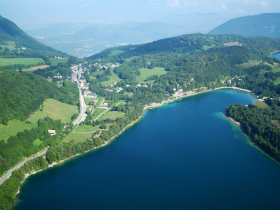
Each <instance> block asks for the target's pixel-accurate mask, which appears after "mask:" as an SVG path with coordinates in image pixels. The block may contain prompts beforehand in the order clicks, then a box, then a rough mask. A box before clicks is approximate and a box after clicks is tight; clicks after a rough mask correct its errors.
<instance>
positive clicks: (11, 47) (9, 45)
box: [0, 41, 16, 51]
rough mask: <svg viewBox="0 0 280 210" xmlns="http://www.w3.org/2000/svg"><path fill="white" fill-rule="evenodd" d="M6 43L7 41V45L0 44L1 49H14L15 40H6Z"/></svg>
mask: <svg viewBox="0 0 280 210" xmlns="http://www.w3.org/2000/svg"><path fill="white" fill-rule="evenodd" d="M6 43H7V45H0V46H1V47H3V50H2V51H4V49H5V47H7V48H9V49H10V50H14V49H16V45H15V42H11V41H8V42H6ZM0 51H1V50H0Z"/></svg>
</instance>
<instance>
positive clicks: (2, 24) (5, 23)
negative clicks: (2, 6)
mask: <svg viewBox="0 0 280 210" xmlns="http://www.w3.org/2000/svg"><path fill="white" fill-rule="evenodd" d="M8 41H10V42H15V45H16V47H25V48H28V49H32V50H36V51H38V50H41V51H49V52H57V51H55V50H54V49H52V48H51V47H47V46H45V45H44V44H42V43H40V42H38V41H36V40H35V39H33V38H32V37H30V36H29V35H27V34H26V33H25V32H24V31H23V30H21V29H20V28H19V27H18V26H17V25H16V24H15V23H13V22H12V21H10V20H8V19H6V18H4V17H2V16H0V44H5V42H8Z"/></svg>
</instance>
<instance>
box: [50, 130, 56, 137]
mask: <svg viewBox="0 0 280 210" xmlns="http://www.w3.org/2000/svg"><path fill="white" fill-rule="evenodd" d="M48 132H49V134H51V136H54V135H56V130H48Z"/></svg>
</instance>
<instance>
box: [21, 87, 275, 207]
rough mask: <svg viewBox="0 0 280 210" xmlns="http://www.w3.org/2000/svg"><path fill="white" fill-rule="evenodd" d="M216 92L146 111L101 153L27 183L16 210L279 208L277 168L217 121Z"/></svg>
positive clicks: (243, 97) (220, 101)
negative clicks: (142, 116) (141, 117)
mask: <svg viewBox="0 0 280 210" xmlns="http://www.w3.org/2000/svg"><path fill="white" fill-rule="evenodd" d="M255 100H256V99H255V98H254V97H253V96H251V95H250V94H247V93H241V92H236V91H233V90H220V91H215V92H211V93H205V94H201V95H197V96H194V97H190V98H186V99H183V100H182V101H179V102H175V103H172V104H169V105H166V106H164V107H161V108H158V109H155V110H150V111H147V112H146V114H145V116H144V118H143V119H142V120H141V121H140V122H139V123H137V124H136V125H134V126H133V127H132V128H130V129H129V130H127V131H126V132H125V133H124V134H122V135H121V136H120V137H118V138H117V139H116V140H115V141H113V142H112V143H111V144H110V145H108V146H107V147H104V148H101V149H99V150H97V151H94V152H91V153H89V154H85V155H83V156H81V157H77V158H75V159H73V160H70V161H68V162H66V163H64V164H63V165H61V166H59V167H55V168H51V169H48V170H46V171H43V172H41V173H38V174H36V175H34V176H31V177H29V178H28V180H27V181H26V183H25V184H24V185H23V187H22V189H21V193H20V195H19V200H20V201H19V203H18V205H17V206H16V209H280V202H279V189H280V165H279V164H278V163H276V162H274V161H273V160H272V159H270V158H269V157H267V156H266V155H265V154H263V153H262V152H260V151H259V150H258V149H256V148H255V147H254V146H252V145H251V144H250V143H249V142H248V140H247V139H246V137H245V135H244V134H243V133H242V131H241V130H240V129H239V128H238V127H237V126H236V125H234V124H232V123H230V122H229V121H227V120H226V119H225V117H224V115H223V112H224V111H225V109H226V107H228V106H230V105H231V104H235V103H240V104H249V103H253V102H254V101H255Z"/></svg>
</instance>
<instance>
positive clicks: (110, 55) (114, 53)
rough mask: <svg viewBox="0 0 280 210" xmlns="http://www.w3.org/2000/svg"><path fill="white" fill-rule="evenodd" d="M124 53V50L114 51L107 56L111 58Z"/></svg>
mask: <svg viewBox="0 0 280 210" xmlns="http://www.w3.org/2000/svg"><path fill="white" fill-rule="evenodd" d="M124 52H125V51H124V50H114V51H112V52H111V53H110V54H109V55H108V56H109V57H112V56H116V55H120V54H122V53H124Z"/></svg>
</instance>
